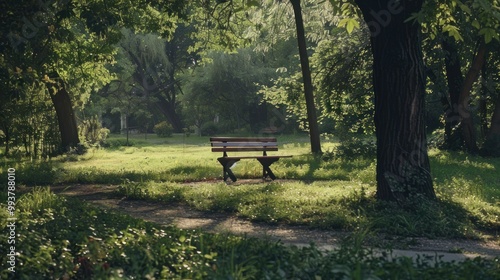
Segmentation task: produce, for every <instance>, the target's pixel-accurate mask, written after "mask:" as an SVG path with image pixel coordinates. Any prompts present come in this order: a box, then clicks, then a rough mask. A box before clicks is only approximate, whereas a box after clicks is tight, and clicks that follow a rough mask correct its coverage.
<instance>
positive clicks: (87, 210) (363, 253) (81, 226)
mask: <svg viewBox="0 0 500 280" xmlns="http://www.w3.org/2000/svg"><path fill="white" fill-rule="evenodd" d="M75 202H76V201H75V200H74V199H69V198H64V197H61V196H57V195H55V194H53V193H51V192H50V190H49V189H48V188H34V189H32V190H30V191H29V192H27V193H24V194H23V195H21V196H20V198H19V200H18V209H17V213H18V220H17V222H18V225H19V227H18V232H17V240H16V241H17V243H16V244H17V246H16V248H17V250H18V252H19V255H18V259H17V261H18V265H17V266H16V274H11V273H10V272H8V271H7V269H2V270H1V271H0V275H1V278H2V279H9V278H12V277H13V276H15V278H16V279H137V278H140V279H499V275H500V260H499V259H498V258H497V259H494V260H485V259H481V258H477V259H474V260H465V261H463V262H459V263H455V262H451V263H450V262H443V261H441V260H439V259H438V260H432V259H430V258H425V259H417V260H416V261H412V260H411V259H409V258H404V257H400V258H388V256H387V255H380V254H379V255H377V254H374V253H373V252H372V251H371V250H367V249H363V247H362V246H361V244H362V239H363V238H364V233H363V232H361V233H358V234H356V235H353V237H352V238H351V239H348V240H346V241H345V244H344V245H343V246H342V247H341V248H340V249H338V250H336V251H328V252H325V251H321V250H319V249H318V248H316V247H314V246H308V247H303V248H298V247H294V246H292V247H290V246H285V245H283V244H281V243H279V242H272V241H266V240H259V239H253V238H246V237H237V236H231V235H227V234H207V233H203V232H200V231H186V230H180V229H177V228H175V227H165V226H158V225H155V224H152V223H149V222H145V221H143V220H139V219H134V218H131V217H130V216H127V215H123V214H120V213H117V212H114V211H109V210H103V209H99V208H95V207H92V206H90V205H88V204H86V203H82V202H80V201H78V203H75ZM0 215H2V219H1V221H2V224H1V228H2V229H4V228H5V227H6V225H7V223H6V219H5V218H6V213H5V212H2V213H1V214H0ZM0 246H2V247H1V249H2V252H4V251H5V250H4V249H5V248H4V246H6V245H5V244H4V243H3V242H2V243H0ZM0 258H1V261H2V263H5V262H6V261H7V260H6V256H5V255H2V256H1V257H0Z"/></svg>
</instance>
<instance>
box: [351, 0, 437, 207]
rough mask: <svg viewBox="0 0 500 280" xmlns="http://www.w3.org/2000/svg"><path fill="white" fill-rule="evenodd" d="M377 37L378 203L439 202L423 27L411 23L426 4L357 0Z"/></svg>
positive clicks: (405, 0) (420, 0) (374, 46)
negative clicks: (428, 127)
mask: <svg viewBox="0 0 500 280" xmlns="http://www.w3.org/2000/svg"><path fill="white" fill-rule="evenodd" d="M356 3H357V5H358V6H359V8H360V9H361V11H362V13H363V17H364V20H365V22H366V23H367V25H368V26H369V28H370V31H371V35H372V36H371V47H372V53H373V85H374V92H375V128H376V136H377V175H376V176H377V198H378V199H380V200H392V201H398V202H399V203H401V204H405V203H411V202H412V201H413V199H414V198H415V197H422V196H423V197H426V198H430V199H434V198H435V193H434V188H433V184H432V177H431V173H430V165H429V158H428V154H427V140H426V131H425V123H424V104H425V102H424V98H425V85H426V83H425V82H426V79H425V66H424V61H423V55H422V49H421V32H420V25H419V24H418V23H416V22H413V21H410V22H405V21H406V19H408V17H410V15H411V14H412V13H416V12H418V11H420V9H421V6H422V3H423V0H413V1H412V0H401V1H399V2H394V1H393V0H381V1H373V0H356Z"/></svg>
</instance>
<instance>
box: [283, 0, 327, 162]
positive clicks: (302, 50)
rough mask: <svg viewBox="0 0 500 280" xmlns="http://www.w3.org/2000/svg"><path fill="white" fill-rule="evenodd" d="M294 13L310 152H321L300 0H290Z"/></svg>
mask: <svg viewBox="0 0 500 280" xmlns="http://www.w3.org/2000/svg"><path fill="white" fill-rule="evenodd" d="M290 2H291V3H292V6H293V12H294V15H295V25H296V29H297V42H298V46H299V56H300V66H301V68H302V78H303V81H304V94H305V98H306V108H307V120H308V125H309V137H310V141H311V152H312V153H313V154H321V143H320V139H319V127H318V118H317V116H316V106H315V105H314V94H313V86H312V79H311V70H310V68H309V57H308V55H307V47H306V37H305V31H304V21H303V20H302V8H301V7H300V0H290Z"/></svg>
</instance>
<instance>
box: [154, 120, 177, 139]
mask: <svg viewBox="0 0 500 280" xmlns="http://www.w3.org/2000/svg"><path fill="white" fill-rule="evenodd" d="M153 131H154V132H155V133H156V135H158V137H171V136H172V133H173V132H174V128H173V127H172V125H170V124H169V123H167V122H166V121H163V122H161V123H158V124H156V125H155V126H154V127H153Z"/></svg>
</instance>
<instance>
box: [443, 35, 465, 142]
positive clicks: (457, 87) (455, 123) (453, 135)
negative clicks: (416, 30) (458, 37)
mask: <svg viewBox="0 0 500 280" xmlns="http://www.w3.org/2000/svg"><path fill="white" fill-rule="evenodd" d="M453 40H454V39H452V38H451V37H448V38H445V39H443V41H442V42H441V46H442V48H443V50H444V51H445V52H446V55H445V59H444V62H445V70H446V80H447V83H448V94H449V102H448V105H447V106H446V108H445V147H444V148H445V149H450V150H457V149H462V148H463V142H464V140H463V137H462V134H461V133H460V130H459V124H460V115H459V113H458V104H459V103H458V102H459V99H460V91H461V89H462V86H463V83H464V78H463V75H462V70H461V66H460V57H459V55H458V50H457V46H456V43H455V41H453Z"/></svg>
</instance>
